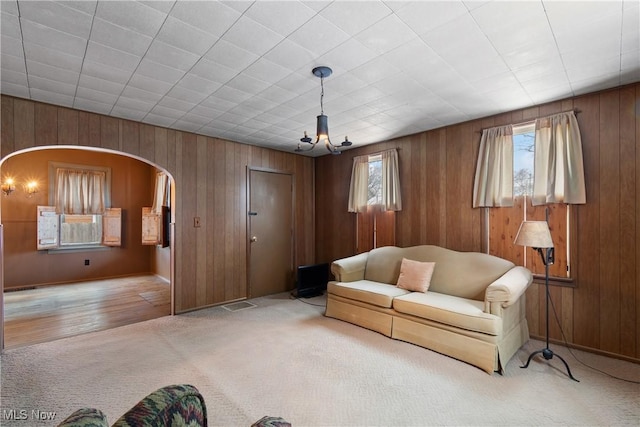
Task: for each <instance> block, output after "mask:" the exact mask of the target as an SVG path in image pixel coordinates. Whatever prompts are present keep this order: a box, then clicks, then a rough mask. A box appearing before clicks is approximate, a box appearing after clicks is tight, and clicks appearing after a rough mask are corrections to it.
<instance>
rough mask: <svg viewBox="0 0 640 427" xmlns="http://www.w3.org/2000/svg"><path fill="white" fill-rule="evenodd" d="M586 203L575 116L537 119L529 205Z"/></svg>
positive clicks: (562, 114) (563, 114)
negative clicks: (531, 192)
mask: <svg viewBox="0 0 640 427" xmlns="http://www.w3.org/2000/svg"><path fill="white" fill-rule="evenodd" d="M586 201H587V196H586V190H585V182H584V164H583V160H582V140H581V139H580V129H579V128H578V121H577V120H576V116H575V114H574V113H573V111H571V112H567V113H560V114H556V115H553V116H549V117H545V118H542V119H537V120H536V139H535V155H534V172H533V197H532V203H533V205H534V206H535V205H543V204H547V203H568V204H578V203H586Z"/></svg>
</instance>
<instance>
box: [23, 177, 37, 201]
mask: <svg viewBox="0 0 640 427" xmlns="http://www.w3.org/2000/svg"><path fill="white" fill-rule="evenodd" d="M24 191H25V193H27V197H31V196H33V195H34V194H35V193H37V192H38V182H37V181H29V182H27V184H26V185H25V186H24Z"/></svg>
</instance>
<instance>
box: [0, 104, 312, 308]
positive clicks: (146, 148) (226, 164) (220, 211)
mask: <svg viewBox="0 0 640 427" xmlns="http://www.w3.org/2000/svg"><path fill="white" fill-rule="evenodd" d="M1 117H2V135H1V139H0V155H1V157H2V158H4V157H6V156H8V155H10V154H12V153H15V152H17V151H19V150H23V149H28V148H32V147H37V146H45V145H79V146H86V147H99V148H103V149H108V150H113V151H115V152H120V153H124V154H129V155H133V156H136V157H138V158H140V159H143V160H146V161H148V162H150V163H152V164H154V165H157V166H158V167H160V168H164V169H165V170H167V171H168V172H169V173H170V174H171V175H172V177H173V178H174V180H175V190H176V199H175V206H174V218H173V220H174V221H175V242H173V245H174V246H175V272H174V275H175V282H174V286H175V307H176V312H178V313H179V312H184V311H188V310H193V309H196V308H200V307H205V306H209V305H214V304H219V303H222V302H226V301H233V300H237V299H242V298H245V297H247V262H248V255H247V227H246V224H247V191H246V190H247V167H248V166H255V167H263V168H269V169H273V170H278V171H283V172H289V173H292V174H293V175H294V180H295V196H294V197H295V218H294V221H295V241H294V245H295V263H296V265H300V264H311V263H313V262H315V235H314V224H315V217H314V201H315V199H314V184H315V181H314V159H313V158H308V157H303V156H299V155H295V154H293V153H285V152H280V151H275V150H269V149H265V148H259V147H254V146H249V145H244V144H239V143H235V142H230V141H225V140H220V139H216V138H209V137H204V136H199V135H195V134H193V133H188V132H181V131H175V130H169V129H165V128H161V127H157V126H152V125H147V124H143V123H137V122H132V121H127V120H122V119H117V118H113V117H107V116H103V115H99V114H94V113H88V112H84V111H78V110H74V109H69V108H64V107H57V106H52V105H48V104H43V103H39V102H33V101H29V100H24V99H20V98H14V97H9V96H2V116H1ZM194 217H200V220H201V227H199V228H195V227H194V220H193V219H194ZM5 268H10V267H9V266H5Z"/></svg>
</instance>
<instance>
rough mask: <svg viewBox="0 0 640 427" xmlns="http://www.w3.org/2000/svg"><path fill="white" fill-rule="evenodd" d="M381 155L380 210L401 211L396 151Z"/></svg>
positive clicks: (385, 152)
mask: <svg viewBox="0 0 640 427" xmlns="http://www.w3.org/2000/svg"><path fill="white" fill-rule="evenodd" d="M381 155H382V210H385V211H401V210H402V197H401V195H400V171H399V169H398V151H397V150H387V151H383V152H382V153H381Z"/></svg>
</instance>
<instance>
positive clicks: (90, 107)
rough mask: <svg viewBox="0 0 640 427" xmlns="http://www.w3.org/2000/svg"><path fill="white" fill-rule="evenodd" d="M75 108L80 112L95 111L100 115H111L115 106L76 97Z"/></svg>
mask: <svg viewBox="0 0 640 427" xmlns="http://www.w3.org/2000/svg"><path fill="white" fill-rule="evenodd" d="M73 107H74V108H77V109H78V110H86V111H93V112H95V113H99V114H109V113H110V112H111V108H112V107H113V106H112V105H111V104H105V103H102V102H98V101H94V100H91V99H85V98H78V97H76V98H74V101H73Z"/></svg>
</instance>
